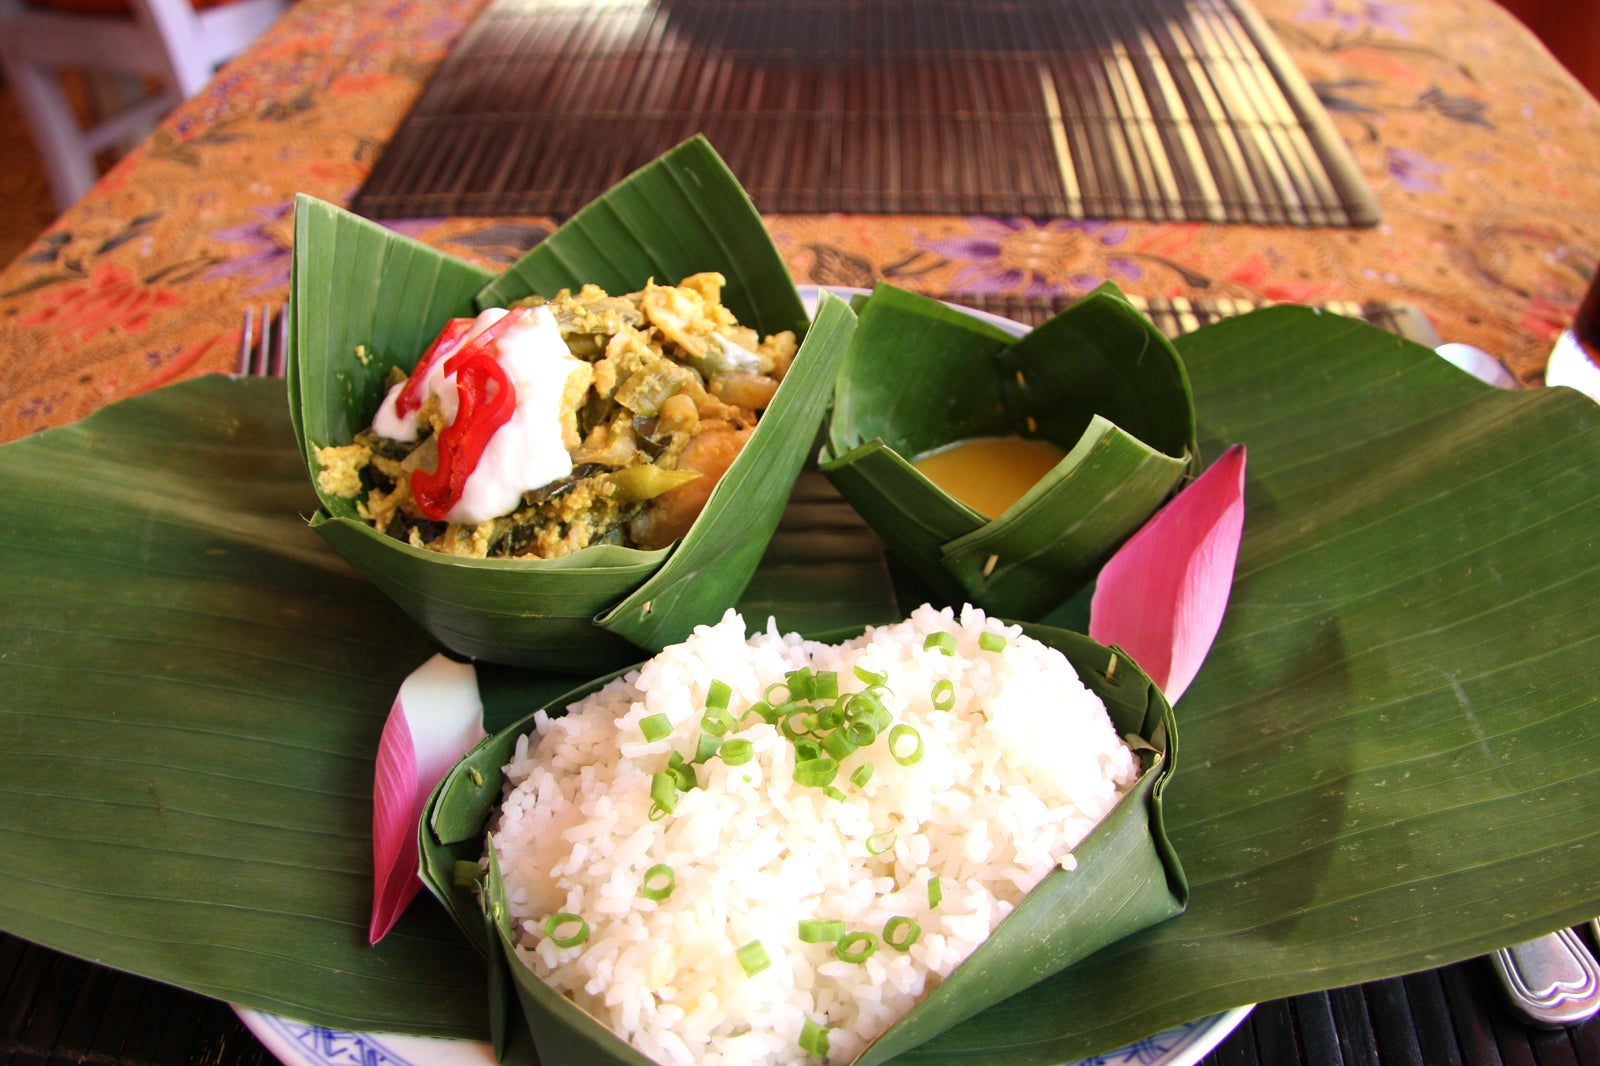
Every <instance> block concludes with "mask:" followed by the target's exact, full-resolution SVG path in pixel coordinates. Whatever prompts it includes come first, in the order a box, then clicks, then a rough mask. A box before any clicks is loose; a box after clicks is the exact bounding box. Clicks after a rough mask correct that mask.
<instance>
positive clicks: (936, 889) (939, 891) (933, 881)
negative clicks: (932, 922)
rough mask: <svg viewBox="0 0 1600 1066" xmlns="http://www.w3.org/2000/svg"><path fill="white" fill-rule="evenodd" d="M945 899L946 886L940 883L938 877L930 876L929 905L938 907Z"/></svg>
mask: <svg viewBox="0 0 1600 1066" xmlns="http://www.w3.org/2000/svg"><path fill="white" fill-rule="evenodd" d="M943 899H944V888H943V887H941V886H940V884H939V878H938V877H930V878H928V906H929V907H930V908H932V907H937V906H938V905H939V903H940V901H942V900H943Z"/></svg>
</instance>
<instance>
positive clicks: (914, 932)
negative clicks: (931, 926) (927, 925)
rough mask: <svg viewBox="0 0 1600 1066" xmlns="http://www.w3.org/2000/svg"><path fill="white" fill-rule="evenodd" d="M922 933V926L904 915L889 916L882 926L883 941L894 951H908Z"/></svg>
mask: <svg viewBox="0 0 1600 1066" xmlns="http://www.w3.org/2000/svg"><path fill="white" fill-rule="evenodd" d="M921 935H922V926H920V925H918V924H917V923H916V922H915V921H913V920H912V919H910V918H907V917H905V916H904V915H896V916H895V917H893V918H890V919H889V920H888V921H887V922H885V923H884V926H883V942H884V943H885V944H887V945H889V946H890V947H892V948H894V949H895V950H896V951H910V950H911V945H912V944H915V943H916V942H917V937H919V936H921Z"/></svg>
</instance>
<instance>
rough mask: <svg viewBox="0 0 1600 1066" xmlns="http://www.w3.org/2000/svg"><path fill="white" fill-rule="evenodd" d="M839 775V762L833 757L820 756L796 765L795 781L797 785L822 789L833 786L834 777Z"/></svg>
mask: <svg viewBox="0 0 1600 1066" xmlns="http://www.w3.org/2000/svg"><path fill="white" fill-rule="evenodd" d="M838 773H839V760H837V759H835V758H833V757H832V756H831V755H819V756H817V757H816V758H815V759H807V760H805V761H804V762H796V763H795V764H794V779H795V783H796V784H800V785H808V786H811V787H813V788H821V787H823V786H824V785H831V784H833V779H834V776H835V775H837V774H838Z"/></svg>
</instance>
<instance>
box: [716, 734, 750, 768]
mask: <svg viewBox="0 0 1600 1066" xmlns="http://www.w3.org/2000/svg"><path fill="white" fill-rule="evenodd" d="M720 752H721V755H722V761H723V762H725V763H727V764H728V765H729V766H743V765H744V764H745V763H747V762H749V761H750V760H751V759H752V758H753V757H754V756H755V753H756V746H755V745H754V744H752V743H750V742H749V741H748V740H746V739H745V738H744V737H729V738H728V739H727V740H724V741H723V742H722V747H721V749H720Z"/></svg>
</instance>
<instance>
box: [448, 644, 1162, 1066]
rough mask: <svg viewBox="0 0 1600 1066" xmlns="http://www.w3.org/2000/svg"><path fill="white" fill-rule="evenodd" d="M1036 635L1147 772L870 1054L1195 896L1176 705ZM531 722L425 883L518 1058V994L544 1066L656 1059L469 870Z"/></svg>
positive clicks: (895, 1051)
mask: <svg viewBox="0 0 1600 1066" xmlns="http://www.w3.org/2000/svg"><path fill="white" fill-rule="evenodd" d="M1024 628H1025V630H1026V632H1028V634H1029V635H1030V636H1033V637H1035V638H1037V639H1039V640H1041V641H1043V642H1044V643H1045V644H1047V645H1049V646H1051V647H1054V648H1056V649H1057V650H1059V651H1060V652H1061V653H1062V654H1063V655H1065V656H1066V657H1067V659H1068V661H1070V662H1071V663H1072V664H1073V666H1074V667H1075V668H1076V669H1077V671H1078V673H1079V675H1080V676H1081V677H1082V678H1083V680H1084V683H1085V684H1086V685H1088V686H1089V688H1090V689H1091V691H1093V692H1094V693H1095V694H1096V695H1097V696H1099V697H1100V698H1101V700H1102V701H1104V702H1105V704H1106V710H1107V712H1108V713H1109V714H1110V715H1111V719H1112V722H1113V723H1114V724H1115V725H1116V727H1117V729H1118V731H1119V732H1120V733H1121V734H1123V735H1124V736H1127V737H1130V738H1132V737H1136V738H1138V741H1137V742H1133V743H1134V747H1135V750H1136V753H1137V754H1138V755H1139V757H1140V760H1141V765H1142V772H1141V775H1140V777H1139V780H1138V781H1137V783H1136V784H1135V785H1134V787H1133V788H1132V789H1130V790H1129V792H1128V793H1127V794H1125V795H1124V796H1123V797H1122V798H1121V799H1120V800H1119V801H1118V803H1117V804H1116V806H1115V807H1114V808H1113V809H1112V810H1111V811H1110V812H1109V813H1108V814H1107V815H1106V817H1105V818H1104V819H1103V820H1102V821H1101V822H1100V823H1099V824H1098V825H1096V826H1095V828H1094V829H1093V830H1092V831H1091V832H1090V833H1089V835H1088V836H1087V837H1086V838H1085V839H1084V840H1083V841H1082V842H1081V843H1080V844H1079V845H1078V847H1077V848H1075V849H1074V850H1073V855H1074V857H1075V858H1076V859H1077V867H1076V869H1074V870H1072V871H1070V872H1068V871H1064V870H1059V869H1057V870H1053V871H1052V872H1051V873H1050V874H1049V875H1048V876H1047V877H1046V878H1045V879H1044V880H1043V881H1042V882H1040V883H1039V885H1038V886H1036V887H1035V888H1034V889H1033V891H1032V892H1030V893H1029V895H1028V896H1027V897H1026V898H1025V899H1024V900H1023V901H1022V902H1021V903H1020V904H1018V906H1017V908H1016V909H1015V910H1014V911H1012V913H1011V914H1009V915H1008V916H1007V917H1006V918H1005V919H1004V920H1003V921H1002V922H1001V923H1000V924H999V926H998V927H997V928H996V929H995V931H994V932H993V934H992V935H991V936H990V938H989V939H988V940H987V941H986V942H985V943H984V944H982V945H980V946H979V947H978V949H977V950H975V951H974V952H973V953H972V955H970V956H969V957H968V958H967V959H966V961H965V962H963V963H962V964H961V965H960V966H958V967H957V968H956V969H955V970H954V971H953V972H952V973H951V974H950V976H949V977H948V978H947V979H946V980H945V981H944V982H943V983H942V984H940V985H939V986H938V987H937V988H935V989H933V990H932V991H931V992H930V993H928V995H926V996H925V997H924V998H923V999H922V1001H921V1002H919V1003H918V1005H917V1006H916V1007H915V1008H914V1009H913V1010H912V1011H911V1013H909V1014H907V1015H906V1016H904V1017H903V1018H901V1020H900V1021H898V1022H897V1023H896V1024H895V1025H893V1026H892V1027H891V1028H890V1029H889V1030H888V1031H886V1032H885V1033H883V1034H882V1035H881V1036H880V1037H879V1038H878V1039H877V1040H876V1041H874V1042H873V1044H871V1045H870V1046H869V1047H868V1048H867V1049H866V1051H865V1052H864V1053H863V1054H862V1055H861V1056H860V1057H859V1058H858V1059H857V1060H856V1061H857V1062H858V1063H861V1064H875V1063H882V1062H888V1061H891V1060H893V1059H895V1058H896V1057H897V1056H899V1055H901V1054H903V1053H905V1052H908V1051H910V1050H912V1049H913V1048H915V1047H917V1046H918V1045H920V1044H922V1043H924V1042H925V1041H927V1040H929V1039H930V1038H932V1037H934V1036H936V1035H937V1034H939V1033H940V1032H942V1031H944V1030H945V1029H947V1028H949V1027H951V1026H953V1025H956V1024H957V1023H959V1022H961V1021H963V1020H965V1019H967V1018H970V1017H972V1016H973V1015H975V1014H978V1013H980V1012H981V1011H983V1010H984V1009H986V1008H988V1007H990V1006H992V1005H993V1004H995V1003H998V1002H999V1001H1001V1000H1003V999H1005V998H1007V997H1008V996H1011V995H1013V994H1015V993H1016V992H1019V991H1021V990H1022V989H1024V988H1027V987H1029V986H1030V985H1033V984H1035V983H1037V982H1038V981H1040V980H1042V979H1044V978H1046V977H1048V976H1050V975H1051V974H1053V973H1055V972H1057V971H1059V970H1061V969H1062V968H1064V967H1066V966H1069V965H1070V964H1071V963H1073V962H1075V961H1076V960H1078V959H1081V958H1083V957H1085V956H1087V955H1089V954H1091V953H1092V952H1094V951H1096V950H1098V949H1099V948H1101V947H1104V946H1105V945H1107V944H1109V943H1112V942H1114V941H1116V940H1118V939H1121V938H1122V937H1124V936H1127V935H1129V934H1130V933H1133V932H1135V931H1137V930H1139V929H1143V928H1146V927H1148V926H1150V925H1153V924H1155V923H1158V922H1161V921H1164V920H1166V919H1168V918H1171V917H1172V916H1174V915H1176V914H1178V913H1180V912H1181V911H1182V910H1183V907H1184V904H1185V901H1186V899H1187V896H1188V889H1187V885H1186V882H1185V880H1184V875H1183V870H1182V867H1181V865H1180V863H1179V857H1178V856H1177V855H1176V854H1175V853H1174V852H1173V850H1172V846H1171V844H1170V843H1169V842H1168V840H1167V836H1166V830H1165V826H1164V824H1163V820H1162V808H1161V805H1162V793H1163V790H1164V789H1165V788H1166V787H1167V783H1168V781H1169V779H1170V778H1171V776H1172V774H1173V772H1174V769H1175V765H1176V755H1177V744H1178V741H1177V729H1176V726H1175V724H1174V721H1173V715H1172V709H1171V707H1170V706H1168V704H1167V702H1166V700H1165V699H1164V698H1163V697H1162V695H1161V692H1160V690H1159V689H1158V688H1157V687H1156V686H1154V685H1152V684H1151V683H1150V681H1149V679H1148V678H1146V677H1145V676H1144V675H1143V674H1142V673H1141V672H1139V670H1138V669H1137V668H1136V667H1135V666H1133V665H1132V663H1131V662H1130V661H1129V660H1128V659H1127V657H1126V656H1124V655H1121V654H1119V653H1118V652H1117V651H1116V650H1114V649H1108V648H1105V647H1103V646H1101V645H1099V644H1096V643H1095V642H1094V641H1092V640H1090V639H1089V638H1088V637H1084V636H1081V635H1079V634H1076V633H1071V632H1068V631H1066V630H1060V629H1053V628H1050V627H1047V626H1025V627H1024ZM614 676H617V675H610V676H608V677H604V678H601V679H599V680H598V681H596V682H594V683H592V684H590V685H587V686H585V687H583V688H580V689H577V690H574V691H573V692H571V693H568V694H566V695H564V696H562V697H561V698H560V699H558V700H555V701H552V703H551V704H550V705H549V707H550V711H551V713H552V714H554V713H559V712H560V711H561V710H562V709H564V708H565V707H566V706H567V705H569V704H570V703H571V702H573V701H574V700H576V699H578V698H581V697H582V696H584V695H587V694H588V693H590V692H593V691H595V690H596V689H598V688H599V687H600V686H601V685H602V684H604V683H605V682H606V681H609V680H610V679H611V677H614ZM530 728H531V716H530V717H529V718H525V719H523V720H521V721H519V722H517V723H515V724H514V725H512V726H510V727H509V728H507V729H504V730H502V731H501V732H499V733H497V734H495V735H493V736H490V737H488V738H486V739H485V740H483V741H481V742H480V743H479V744H478V745H477V746H476V747H474V748H473V749H472V750H471V751H470V752H468V753H467V755H466V756H464V757H463V758H462V760H461V761H460V762H459V763H457V764H456V766H455V768H454V769H452V770H451V771H450V773H449V774H448V775H447V776H446V777H445V779H444V780H443V781H442V782H441V783H440V785H439V787H438V788H437V789H435V790H434V793H433V796H432V797H431V798H430V801H429V805H428V808H427V810H426V811H425V812H424V814H423V819H422V823H421V824H420V825H419V827H418V841H419V847H420V849H421V852H422V864H423V871H422V877H423V881H424V883H426V884H427V886H428V888H429V889H430V890H431V891H432V892H433V893H434V895H435V896H436V897H438V899H439V900H440V901H441V902H442V903H444V905H445V906H446V908H447V909H448V910H449V911H450V913H451V914H452V915H453V916H454V917H455V919H456V922H457V924H458V925H459V926H460V927H461V929H462V930H463V932H464V933H465V934H466V935H467V936H468V938H469V939H471V940H472V941H473V943H474V944H475V945H476V946H477V948H478V949H479V950H480V951H482V952H484V953H485V956H486V958H487V960H488V967H489V973H490V978H489V981H488V987H489V989H490V995H491V1003H490V1005H489V1011H490V1016H491V1017H492V1018H495V1019H497V1023H496V1028H497V1031H496V1033H495V1043H496V1046H497V1047H498V1048H500V1049H501V1050H502V1052H504V1050H505V1049H507V1048H511V1047H516V1046H517V1041H519V1040H520V1039H521V1037H522V1035H523V1034H521V1033H518V1032H515V1031H511V1030H506V1029H500V1026H502V1025H509V1024H511V1019H513V1016H514V1014H515V1009H514V1007H513V1006H512V1004H511V1002H510V1001H509V1000H508V999H506V998H503V997H507V996H510V995H514V997H515V999H516V1001H518V1002H519V1003H520V1005H521V1011H522V1016H523V1018H524V1019H525V1021H526V1024H527V1027H528V1032H529V1033H531V1036H532V1041H533V1043H534V1045H535V1046H536V1048H537V1052H538V1057H539V1061H540V1062H542V1063H543V1064H544V1066H562V1064H564V1063H574V1064H577V1063H582V1064H585V1066H587V1064H591V1063H619V1064H624V1063H625V1064H630V1066H649V1064H650V1062H651V1060H650V1059H649V1058H648V1057H646V1056H644V1055H642V1054H641V1053H640V1052H638V1051H637V1050H635V1049H634V1048H632V1047H631V1046H629V1045H628V1044H627V1043H626V1042H624V1041H623V1040H622V1039H621V1038H620V1037H618V1036H617V1035H616V1034H615V1033H614V1032H612V1031H611V1030H610V1029H609V1028H608V1027H607V1026H606V1025H605V1024H604V1023H603V1022H601V1021H599V1020H597V1019H596V1018H594V1017H593V1016H591V1015H589V1014H587V1013H586V1012H585V1011H583V1010H582V1009H581V1008H580V1007H578V1006H577V1005H576V1004H574V1003H573V1002H572V1001H571V1000H569V999H567V998H566V997H564V996H562V995H561V994H560V993H559V992H556V991H555V990H554V989H552V988H551V987H550V986H549V985H547V984H545V983H544V982H543V981H542V980H541V979H540V978H539V977H538V976H537V975H535V974H534V973H533V972H532V970H530V969H529V968H528V967H527V966H525V965H523V964H522V963H521V962H520V961H518V960H517V958H516V956H515V954H514V952H513V949H512V943H513V937H514V931H513V929H512V927H511V922H510V919H509V916H508V908H507V906H506V904H505V896H504V890H503V885H501V883H500V880H499V875H498V870H497V869H496V866H495V863H494V862H493V860H492V856H491V861H490V863H489V872H488V875H487V877H485V878H484V879H483V881H482V883H481V885H479V884H471V885H469V884H467V883H464V881H463V879H461V878H459V877H458V876H457V871H458V870H460V869H462V868H463V864H476V863H477V861H478V860H479V858H480V857H481V856H482V855H483V853H484V849H485V829H486V826H487V825H488V823H489V820H490V818H491V816H492V814H493V812H494V810H495V808H496V807H497V806H498V804H499V800H500V796H501V786H502V783H503V780H504V778H503V776H502V774H501V768H502V767H503V766H504V765H505V764H506V763H507V762H509V761H510V758H511V752H512V750H513V748H514V747H515V744H516V741H517V739H518V737H520V736H521V735H522V734H524V733H526V732H528V730H529V729H530Z"/></svg>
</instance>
